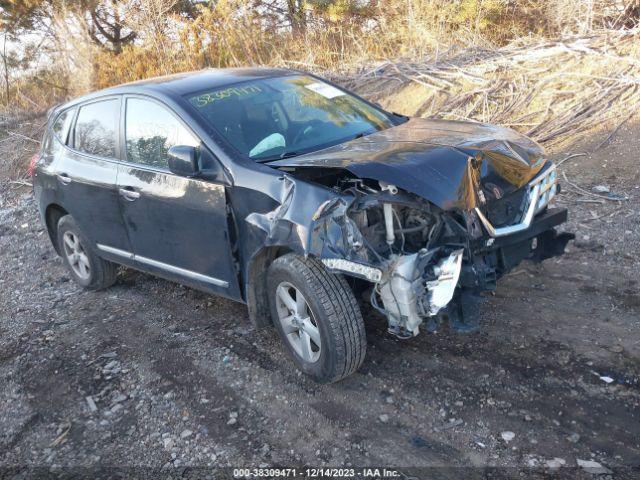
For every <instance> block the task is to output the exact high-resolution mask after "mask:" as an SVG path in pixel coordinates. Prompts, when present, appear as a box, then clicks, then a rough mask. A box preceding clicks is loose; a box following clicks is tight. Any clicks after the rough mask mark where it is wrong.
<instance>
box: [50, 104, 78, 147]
mask: <svg viewBox="0 0 640 480" xmlns="http://www.w3.org/2000/svg"><path fill="white" fill-rule="evenodd" d="M74 111H75V110H74V109H71V110H65V111H64V112H62V113H61V114H60V115H58V118H56V121H55V122H53V126H52V127H51V129H52V130H53V133H54V134H55V136H56V137H58V140H60V141H61V142H62V143H67V134H68V133H69V127H70V126H71V120H73V112H74Z"/></svg>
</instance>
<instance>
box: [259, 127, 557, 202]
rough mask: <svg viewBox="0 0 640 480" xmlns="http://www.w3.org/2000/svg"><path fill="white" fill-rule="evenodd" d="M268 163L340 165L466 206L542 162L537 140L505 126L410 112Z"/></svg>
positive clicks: (521, 181)
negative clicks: (384, 125)
mask: <svg viewBox="0 0 640 480" xmlns="http://www.w3.org/2000/svg"><path fill="white" fill-rule="evenodd" d="M269 165H270V166H273V167H295V168H314V169H324V168H331V169H333V168H339V169H343V170H347V171H349V172H351V173H352V174H354V175H356V176H358V177H359V178H369V179H373V180H378V181H383V182H386V183H390V184H393V185H396V186H397V187H399V188H402V189H403V190H406V191H409V192H411V193H414V194H416V195H419V196H421V197H423V198H425V199H427V200H429V201H431V202H432V203H434V204H436V205H437V206H439V207H441V208H444V209H447V210H448V209H453V208H457V209H465V210H466V209H470V208H474V207H475V206H476V204H477V201H478V197H477V191H478V190H479V189H482V190H483V193H484V196H485V198H487V201H491V200H492V199H499V198H501V197H503V196H504V195H507V194H509V193H511V192H513V191H515V190H516V189H518V188H520V187H521V186H523V185H525V184H526V183H528V182H529V181H530V180H531V179H532V178H533V177H534V176H536V175H537V174H538V172H540V170H541V169H542V168H543V166H544V165H545V160H544V158H543V151H542V148H541V147H540V146H539V145H538V144H537V143H536V142H534V141H533V140H531V139H529V138H527V137H525V136H524V135H521V134H519V133H517V132H515V131H513V130H510V129H508V128H502V127H497V126H493V125H485V124H480V123H472V122H455V121H445V120H427V119H419V118H415V119H410V120H409V121H407V122H405V123H403V124H401V125H397V126H395V127H393V128H390V129H387V130H383V131H381V132H377V133H374V134H371V135H368V136H366V137H363V138H359V139H356V140H352V141H350V142H346V143H343V144H340V145H335V146H333V147H330V148H327V149H325V150H321V151H318V152H313V153H309V154H305V155H300V156H298V157H293V158H289V159H284V160H277V161H274V162H270V163H269Z"/></svg>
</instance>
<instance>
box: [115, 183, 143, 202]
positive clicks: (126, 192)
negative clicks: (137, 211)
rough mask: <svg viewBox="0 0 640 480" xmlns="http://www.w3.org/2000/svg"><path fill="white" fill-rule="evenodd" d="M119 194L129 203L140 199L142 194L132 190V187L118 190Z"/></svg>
mask: <svg viewBox="0 0 640 480" xmlns="http://www.w3.org/2000/svg"><path fill="white" fill-rule="evenodd" d="M118 193H119V194H120V196H121V197H122V198H124V199H125V200H127V201H129V202H133V201H134V200H136V199H137V198H139V197H140V193H139V192H136V191H135V190H132V189H131V187H125V188H121V189H119V190H118Z"/></svg>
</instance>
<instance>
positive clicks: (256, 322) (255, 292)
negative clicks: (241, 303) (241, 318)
mask: <svg viewBox="0 0 640 480" xmlns="http://www.w3.org/2000/svg"><path fill="white" fill-rule="evenodd" d="M292 252H293V250H292V249H291V248H289V247H286V246H268V247H264V248H262V249H260V250H259V251H258V252H257V253H256V254H255V255H254V256H253V257H252V258H251V260H250V262H249V264H248V265H247V268H246V280H245V282H244V294H245V295H244V296H245V301H246V302H247V307H248V309H249V319H250V320H251V323H252V324H253V326H254V327H256V328H263V327H268V326H269V325H272V321H271V310H270V308H269V298H268V295H267V271H268V270H269V266H270V265H271V263H273V261H274V260H275V259H276V258H279V257H281V256H283V255H286V254H287V253H292Z"/></svg>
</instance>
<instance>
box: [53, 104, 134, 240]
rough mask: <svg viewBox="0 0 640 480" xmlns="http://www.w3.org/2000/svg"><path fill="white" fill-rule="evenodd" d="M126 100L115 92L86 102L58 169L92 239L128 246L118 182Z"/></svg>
mask: <svg viewBox="0 0 640 480" xmlns="http://www.w3.org/2000/svg"><path fill="white" fill-rule="evenodd" d="M120 103H121V98H120V97H119V96H115V97H108V98H104V99H100V100H96V101H92V102H89V103H85V104H82V105H80V106H79V107H78V108H77V109H76V111H75V118H74V119H73V126H72V128H71V129H70V131H69V133H68V136H67V137H66V139H65V140H66V143H67V146H66V147H63V148H62V149H61V150H60V151H59V152H57V153H56V157H57V158H56V160H55V162H54V163H53V169H54V174H55V177H56V181H57V183H58V188H57V190H58V193H59V197H58V198H59V199H60V203H61V204H62V206H63V207H64V208H65V209H66V210H67V211H68V212H69V213H70V214H71V215H72V216H73V217H74V219H75V220H76V222H77V223H78V225H79V226H80V228H81V229H82V231H83V232H84V233H85V234H86V235H87V236H88V237H89V239H91V240H92V241H93V242H95V243H96V244H98V247H100V246H102V245H105V246H108V247H109V248H115V249H118V250H123V251H128V250H130V246H129V241H128V237H127V232H126V230H125V228H124V224H123V222H122V217H121V215H120V206H119V201H118V198H119V197H118V191H117V188H116V177H117V173H118V151H119V143H118V142H119V128H118V124H119V115H120Z"/></svg>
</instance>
